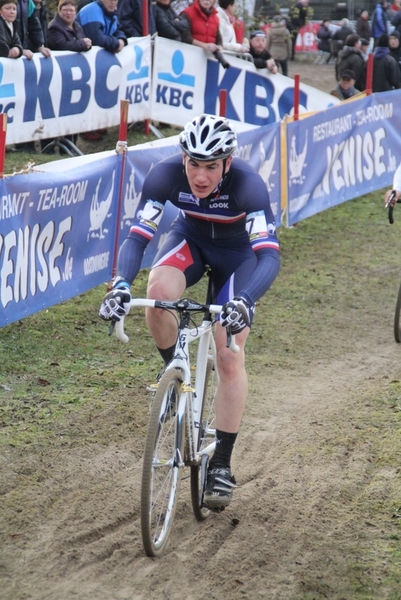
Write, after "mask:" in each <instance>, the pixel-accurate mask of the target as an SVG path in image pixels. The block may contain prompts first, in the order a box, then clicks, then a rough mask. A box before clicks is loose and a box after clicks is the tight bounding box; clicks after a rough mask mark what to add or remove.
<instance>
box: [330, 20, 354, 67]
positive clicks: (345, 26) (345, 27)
mask: <svg viewBox="0 0 401 600" xmlns="http://www.w3.org/2000/svg"><path fill="white" fill-rule="evenodd" d="M351 33H355V31H354V30H353V29H352V27H350V24H349V21H348V19H342V20H341V22H340V27H337V29H336V30H335V32H334V33H333V37H332V39H331V40H330V53H331V57H332V58H333V59H337V56H338V53H339V52H340V50H342V49H343V47H344V44H345V40H346V39H347V37H348V36H349V35H350V34H351Z"/></svg>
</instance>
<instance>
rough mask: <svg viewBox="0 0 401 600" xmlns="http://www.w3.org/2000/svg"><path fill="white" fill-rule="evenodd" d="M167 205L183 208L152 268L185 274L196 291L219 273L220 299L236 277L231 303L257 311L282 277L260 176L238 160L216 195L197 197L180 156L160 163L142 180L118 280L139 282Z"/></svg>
mask: <svg viewBox="0 0 401 600" xmlns="http://www.w3.org/2000/svg"><path fill="white" fill-rule="evenodd" d="M167 200H169V201H170V202H171V203H172V204H174V206H176V207H177V208H178V209H179V214H178V217H177V218H176V220H175V221H174V223H173V225H172V227H171V230H170V233H169V234H168V236H167V239H166V241H165V243H164V244H163V246H162V248H161V249H160V250H159V252H158V255H157V256H156V258H155V261H154V265H156V264H157V265H162V264H169V265H174V266H176V267H177V268H180V269H181V270H182V271H183V272H184V274H185V276H186V278H187V284H188V285H193V283H195V281H197V280H198V279H199V277H200V276H201V274H202V272H203V270H204V265H205V264H208V265H209V266H210V267H211V269H212V276H213V271H216V273H218V277H217V287H216V297H218V293H219V291H220V290H222V289H223V288H224V287H227V281H228V279H229V278H230V277H231V275H232V274H233V273H235V272H237V279H236V281H235V283H234V284H233V287H232V286H231V287H230V289H231V290H232V292H230V293H228V292H227V293H228V296H229V295H230V294H231V293H233V294H235V295H240V296H242V297H243V298H245V300H247V301H248V302H249V304H254V303H255V302H256V300H258V299H259V298H260V297H261V296H262V295H263V294H264V293H265V292H266V291H267V289H268V288H269V287H270V285H271V284H272V283H273V281H274V279H275V277H276V276H277V273H278V271H279V244H278V240H277V237H276V226H275V222H274V217H273V213H272V210H271V206H270V200H269V194H268V192H267V189H266V186H265V184H264V182H263V180H262V178H261V177H260V175H259V174H258V173H257V171H255V170H254V169H253V168H252V167H251V166H249V165H248V164H247V163H246V162H245V161H243V160H241V159H238V158H234V159H233V161H232V163H231V167H230V169H229V171H228V173H227V174H226V175H225V177H224V178H223V179H222V181H221V182H220V184H219V186H218V187H217V189H216V190H215V191H214V192H213V194H211V195H210V196H209V197H208V198H197V197H196V196H194V194H193V193H192V191H191V188H190V187H189V183H188V180H187V177H186V175H185V173H184V169H183V164H182V154H177V155H175V156H172V157H169V158H167V159H165V160H163V161H161V162H159V163H157V164H156V165H155V166H154V167H153V169H152V170H151V171H150V172H149V174H148V175H147V177H146V179H145V181H144V185H143V190H142V198H141V202H140V203H139V206H138V209H137V213H136V214H137V218H136V219H135V222H134V224H133V226H132V227H131V230H130V233H129V235H128V238H127V239H126V240H125V241H124V243H123V245H122V246H121V250H120V253H119V257H118V265H117V275H118V276H119V277H123V278H125V279H127V280H128V281H129V282H132V281H133V280H134V278H135V277H136V275H137V273H138V271H139V268H140V263H141V261H142V257H143V253H144V251H145V248H146V245H147V244H148V242H149V241H150V240H151V239H152V237H153V236H154V234H155V232H156V230H157V227H158V225H159V223H160V221H161V218H162V215H163V210H164V205H165V203H166V202H167ZM184 241H185V244H184ZM179 248H180V250H179ZM183 249H185V252H187V253H188V257H189V258H188V257H187V260H186V261H185V260H183V258H182V257H184V258H185V257H186V254H185V252H183ZM174 252H179V253H180V254H179V255H178V254H177V256H179V257H180V258H179V260H177V261H175V260H174V257H173V256H172V255H173V254H174ZM167 255H168V258H167ZM200 263H201V264H200ZM245 263H246V264H247V267H246V268H244V264H245ZM231 297H232V295H231ZM227 299H230V298H228V297H227Z"/></svg>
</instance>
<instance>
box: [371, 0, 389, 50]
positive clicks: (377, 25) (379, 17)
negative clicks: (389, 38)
mask: <svg viewBox="0 0 401 600" xmlns="http://www.w3.org/2000/svg"><path fill="white" fill-rule="evenodd" d="M387 6H388V4H387V1H386V0H379V2H378V3H377V4H376V8H375V9H374V11H373V13H372V37H373V38H374V47H375V48H376V46H377V44H378V41H379V38H380V36H381V35H382V33H387V29H388V18H387V12H386V9H387Z"/></svg>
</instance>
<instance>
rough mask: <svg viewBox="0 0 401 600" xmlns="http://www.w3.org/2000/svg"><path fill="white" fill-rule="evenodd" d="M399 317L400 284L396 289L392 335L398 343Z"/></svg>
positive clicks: (400, 301) (400, 303)
mask: <svg viewBox="0 0 401 600" xmlns="http://www.w3.org/2000/svg"><path fill="white" fill-rule="evenodd" d="M400 317H401V285H400V287H399V290H398V297H397V304H396V305H395V314H394V337H395V341H396V342H397V343H398V344H400V343H401V328H400Z"/></svg>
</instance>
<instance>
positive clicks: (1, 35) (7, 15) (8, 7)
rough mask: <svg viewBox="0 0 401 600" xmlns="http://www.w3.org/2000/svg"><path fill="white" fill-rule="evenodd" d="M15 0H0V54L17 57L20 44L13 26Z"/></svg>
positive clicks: (3, 56)
mask: <svg viewBox="0 0 401 600" xmlns="http://www.w3.org/2000/svg"><path fill="white" fill-rule="evenodd" d="M16 18H17V0H0V56H1V57H2V58H19V57H20V56H22V44H21V40H20V38H19V35H18V32H17V29H16V27H15V19H16Z"/></svg>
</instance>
